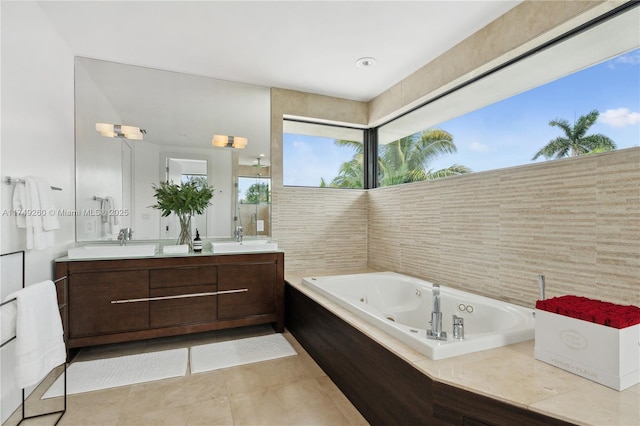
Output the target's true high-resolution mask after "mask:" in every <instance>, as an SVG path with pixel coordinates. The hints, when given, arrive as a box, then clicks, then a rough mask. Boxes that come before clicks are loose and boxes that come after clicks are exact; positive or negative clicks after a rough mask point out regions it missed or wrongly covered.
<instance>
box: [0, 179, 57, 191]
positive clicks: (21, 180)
mask: <svg viewBox="0 0 640 426" xmlns="http://www.w3.org/2000/svg"><path fill="white" fill-rule="evenodd" d="M4 183H6V184H7V185H11V184H13V183H24V179H20V178H14V177H11V176H7V177H5V178H4ZM51 189H52V190H54V191H62V188H58V187H57V186H52V187H51Z"/></svg>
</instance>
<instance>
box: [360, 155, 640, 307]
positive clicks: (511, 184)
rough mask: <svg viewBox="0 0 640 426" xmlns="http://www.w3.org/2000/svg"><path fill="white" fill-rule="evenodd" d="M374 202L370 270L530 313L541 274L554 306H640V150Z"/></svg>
mask: <svg viewBox="0 0 640 426" xmlns="http://www.w3.org/2000/svg"><path fill="white" fill-rule="evenodd" d="M368 195H369V206H368V217H369V227H368V234H369V237H368V240H369V249H368V252H369V264H368V266H369V267H370V268H373V269H383V270H392V271H395V272H400V273H405V274H408V275H413V276H418V277H421V278H424V279H428V280H431V281H434V282H438V283H440V284H442V285H448V286H452V287H456V288H462V289H466V290H471V291H473V292H475V293H479V294H483V295H486V296H489V297H494V298H497V299H501V300H506V301H509V302H513V303H517V304H520V305H523V306H533V304H534V303H535V300H536V299H537V297H538V287H537V276H538V274H543V275H545V277H546V284H547V297H552V296H557V295H562V294H578V295H584V296H587V297H594V298H600V299H605V300H609V301H613V302H618V303H626V304H629V303H631V304H638V303H639V302H640V148H630V149H625V150H620V151H615V152H611V153H605V154H598V155H592V156H584V157H580V158H572V159H565V160H557V161H548V162H543V163H537V164H531V165H526V166H520V167H514V168H509V169H503V170H496V171H491V172H483V173H475V174H470V175H467V176H459V177H455V178H448V179H443V180H439V181H430V182H420V183H416V184H411V185H405V186H404V187H403V188H393V187H392V188H382V189H376V190H372V191H369V194H368ZM390 206H394V207H390ZM403 206H404V207H403Z"/></svg>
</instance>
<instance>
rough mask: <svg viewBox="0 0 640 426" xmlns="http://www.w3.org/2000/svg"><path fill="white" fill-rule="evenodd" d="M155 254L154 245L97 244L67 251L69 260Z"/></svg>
mask: <svg viewBox="0 0 640 426" xmlns="http://www.w3.org/2000/svg"><path fill="white" fill-rule="evenodd" d="M155 254H156V246H155V245H154V244H139V245H138V244H131V245H127V246H120V245H110V244H97V245H87V246H82V247H76V248H72V249H69V252H68V256H69V259H96V258H98V259H100V258H116V257H124V258H126V257H148V256H153V255H155Z"/></svg>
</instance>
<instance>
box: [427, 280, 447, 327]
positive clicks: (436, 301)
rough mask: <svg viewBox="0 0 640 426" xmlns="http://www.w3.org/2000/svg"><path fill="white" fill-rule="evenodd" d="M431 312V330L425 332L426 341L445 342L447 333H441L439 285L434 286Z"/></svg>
mask: <svg viewBox="0 0 640 426" xmlns="http://www.w3.org/2000/svg"><path fill="white" fill-rule="evenodd" d="M432 292H433V310H432V311H431V321H429V324H431V330H427V339H435V340H447V333H446V332H445V331H442V312H441V311H440V285H438V284H434V285H433V287H432Z"/></svg>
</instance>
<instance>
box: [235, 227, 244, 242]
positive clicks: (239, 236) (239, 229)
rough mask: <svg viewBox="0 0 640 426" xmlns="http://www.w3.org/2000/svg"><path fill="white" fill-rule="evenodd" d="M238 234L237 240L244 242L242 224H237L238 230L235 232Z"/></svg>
mask: <svg viewBox="0 0 640 426" xmlns="http://www.w3.org/2000/svg"><path fill="white" fill-rule="evenodd" d="M234 234H235V236H236V241H238V242H239V243H242V226H236V231H235V232H234Z"/></svg>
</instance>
